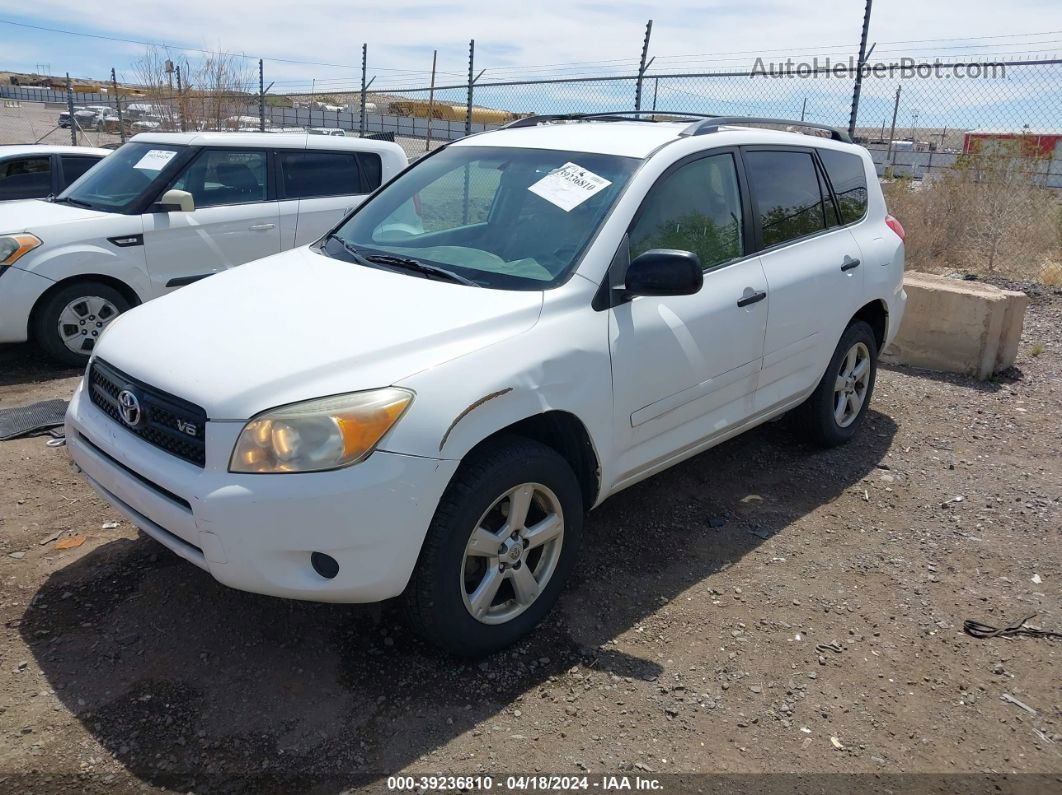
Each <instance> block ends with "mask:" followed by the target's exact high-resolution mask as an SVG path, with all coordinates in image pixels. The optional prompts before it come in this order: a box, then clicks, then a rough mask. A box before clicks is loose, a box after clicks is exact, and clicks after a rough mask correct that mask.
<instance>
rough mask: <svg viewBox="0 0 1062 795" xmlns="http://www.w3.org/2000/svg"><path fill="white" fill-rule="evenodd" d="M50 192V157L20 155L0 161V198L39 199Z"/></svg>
mask: <svg viewBox="0 0 1062 795" xmlns="http://www.w3.org/2000/svg"><path fill="white" fill-rule="evenodd" d="M51 192H52V174H51V159H50V158H48V157H20V158H16V159H14V160H5V161H4V162H2V163H0V199H41V198H44V197H45V196H47V195H48V194H49V193H51Z"/></svg>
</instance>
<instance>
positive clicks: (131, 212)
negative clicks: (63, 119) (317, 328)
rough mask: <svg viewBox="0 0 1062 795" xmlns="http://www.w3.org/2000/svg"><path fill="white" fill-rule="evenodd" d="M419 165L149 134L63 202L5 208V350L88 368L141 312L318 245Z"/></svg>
mask: <svg viewBox="0 0 1062 795" xmlns="http://www.w3.org/2000/svg"><path fill="white" fill-rule="evenodd" d="M74 151H76V152H78V153H80V152H81V151H83V150H81V149H77V150H74ZM100 151H101V152H104V153H106V150H100ZM60 162H61V160H60ZM406 162H407V161H406V157H405V154H404V153H403V152H402V148H401V147H399V146H397V145H395V144H392V143H387V142H384V141H373V140H368V139H360V138H344V139H338V138H336V139H330V138H319V139H311V138H309V136H306V135H302V134H300V135H272V134H269V133H155V134H145V135H137V136H135V137H134V138H133V139H132V140H131V141H130V142H129V143H127V144H125V145H124V146H122V147H121V148H120V149H118V150H117V151H115V152H112V153H109V157H108V158H107V159H106V160H105V161H104V162H103V163H102V164H101V165H100V168H98V169H96V170H94V171H92V172H91V173H90V174H87V175H86V176H85V178H84V179H82V180H79V181H78V182H77V183H76V184H74V185H73V186H71V187H70V188H68V189H67V190H65V191H63V192H62V193H61V194H60V195H59V196H58V197H57V198H56V199H55V200H54V201H51V202H43V201H23V202H12V203H10V204H7V205H5V206H4V207H3V210H2V211H0V278H2V279H3V281H2V283H0V342H22V341H25V340H26V339H28V338H32V339H34V340H35V341H36V342H37V343H38V344H40V346H41V347H43V348H44V350H45V351H47V352H48V353H49V354H50V355H51V356H53V357H54V358H55V359H57V360H60V361H63V362H66V363H68V364H83V363H84V362H85V361H87V359H88V356H89V354H90V353H91V352H92V348H93V345H94V344H95V341H96V340H97V339H98V338H99V335H100V334H101V333H102V332H103V330H104V329H105V328H106V327H107V324H108V323H109V322H110V321H111V320H113V319H114V318H115V317H117V316H118V315H119V314H120V313H122V312H123V311H125V310H126V309H128V308H129V307H131V306H133V305H135V304H139V303H142V302H144V301H147V300H149V299H151V298H155V297H156V296H159V295H162V294H164V293H167V292H170V291H172V290H175V289H176V288H178V287H181V286H183V285H186V284H190V283H191V282H193V281H196V280H198V279H202V278H204V277H206V276H210V275H212V274H214V273H216V272H218V271H221V270H225V269H226V268H230V267H232V266H234V265H241V264H243V263H245V262H249V261H250V260H253V259H258V258H260V257H265V256H267V255H269V254H276V253H277V252H280V251H283V250H286V249H289V248H292V247H293V246H298V245H303V244H305V243H309V242H312V241H313V240H315V239H317V238H318V237H320V236H321V235H322V234H324V232H326V231H327V230H328V229H330V228H331V227H332V226H334V225H335V224H336V223H338V222H339V221H340V219H341V218H342V217H343V215H344V214H345V213H347V212H348V211H349V210H351V209H352V208H354V207H356V206H357V205H358V204H359V203H360V202H361V201H362V199H363V198H364V196H365V195H366V194H368V193H370V192H371V191H373V190H375V189H376V188H377V187H379V185H380V184H381V183H382V182H384V181H386V180H388V179H390V178H391V177H392V176H394V175H395V174H397V173H398V172H399V171H400V170H401V169H402V168H404V167H405V165H406Z"/></svg>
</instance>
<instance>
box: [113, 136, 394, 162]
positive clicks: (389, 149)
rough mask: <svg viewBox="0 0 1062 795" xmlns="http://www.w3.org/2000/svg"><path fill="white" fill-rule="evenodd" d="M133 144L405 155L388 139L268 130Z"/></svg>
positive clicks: (147, 139)
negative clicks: (321, 150) (334, 150)
mask: <svg viewBox="0 0 1062 795" xmlns="http://www.w3.org/2000/svg"><path fill="white" fill-rule="evenodd" d="M129 140H130V141H132V142H136V143H148V144H170V145H183V146H250V147H269V148H271V149H306V148H308V147H309V148H313V149H341V150H346V151H357V152H377V153H379V154H384V153H392V154H393V153H394V152H395V151H396V150H397V151H398V152H401V153H402V157H403V158H404V157H405V152H404V151H403V149H402V147H400V146H399V145H398V144H394V143H391V142H390V141H376V140H373V139H372V138H353V137H343V138H340V137H339V136H337V135H336V136H332V135H314V136H310V135H307V134H306V133H269V132H265V133H263V132H186V133H156V132H151V133H138V134H137V135H134V136H133V137H132V138H130V139H129Z"/></svg>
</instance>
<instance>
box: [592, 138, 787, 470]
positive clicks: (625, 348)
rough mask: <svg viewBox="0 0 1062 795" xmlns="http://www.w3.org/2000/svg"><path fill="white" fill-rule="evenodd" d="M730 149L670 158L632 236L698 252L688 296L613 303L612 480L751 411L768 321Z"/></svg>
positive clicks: (636, 250)
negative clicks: (696, 283)
mask: <svg viewBox="0 0 1062 795" xmlns="http://www.w3.org/2000/svg"><path fill="white" fill-rule="evenodd" d="M737 157H738V155H737V153H736V152H734V151H722V152H720V151H719V150H712V151H711V153H710V154H700V155H695V156H693V157H691V158H687V159H686V160H683V161H680V162H679V163H678V164H676V165H675V166H672V168H671V169H669V170H668V171H667V172H665V173H664V175H663V176H662V177H661V178H660V180H659V181H658V182H657V183H656V185H655V186H654V187H653V188H652V190H650V192H649V193H648V194H647V196H646V199H645V201H644V202H643V204H642V206H641V208H640V209H639V210H638V213H637V214H636V215H635V218H634V222H633V223H632V224H631V227H630V230H629V232H628V236H629V240H630V249H631V250H630V255H631V259H633V258H635V257H637V256H638V255H639V254H641V253H643V252H645V251H648V250H650V249H658V248H663V249H681V250H684V251H692V252H694V253H695V254H697V255H698V257H699V258H700V260H701V265H702V266H703V267H704V286H703V287H702V288H701V290H700V291H699V292H697V293H695V294H693V295H684V296H666V297H655V296H639V297H636V298H634V299H633V300H631V301H628V302H626V303H623V304H620V305H619V306H616V307H614V308H612V309H611V310H609V312H610V318H609V337H610V340H609V345H610V349H611V353H612V384H613V393H614V394H613V406H614V412H615V414H614V437H615V440H616V448H617V451H618V452H619V460H618V461H617V480H618V481H619V482H620V483H622V482H623V481H624V480H629V479H634V478H636V477H637V476H638V475H639V474H641V473H644V472H646V471H647V470H650V469H652V468H653V467H656V466H662V465H663V464H664V463H665V462H667V461H668V460H670V459H671V458H673V457H674V456H675V455H676V454H678V453H681V452H682V451H683V450H685V449H689V448H692V447H695V446H696V445H697V444H699V443H700V442H701V441H703V440H705V439H707V438H709V437H712V436H715V435H718V434H720V433H723V432H724V431H725V430H726V429H727V428H731V427H733V426H735V425H737V424H739V423H741V422H742V421H743V420H744V419H745V418H746V417H747V416H748V415H749V414H750V412H751V411H752V399H753V395H754V393H755V390H756V385H757V380H758V377H759V372H760V367H761V363H762V359H763V337H764V332H765V330H766V328H767V306H768V301H767V295H766V292H767V280H766V277H765V276H764V272H763V267H762V265H761V263H760V259H759V258H758V257H755V256H752V257H750V256H747V253H746V252H748V251H749V250H750V249H751V236H750V234H749V231H748V230H747V229H746V219H747V218H748V215H749V213H748V210H747V199H746V198H745V197H746V196H747V190H745V187H744V180H743V178H742V177H741V175H740V171H739V169H738V167H737Z"/></svg>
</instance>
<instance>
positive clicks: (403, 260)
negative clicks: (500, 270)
mask: <svg viewBox="0 0 1062 795" xmlns="http://www.w3.org/2000/svg"><path fill="white" fill-rule="evenodd" d="M361 256H363V257H364V258H365V259H367V260H368V261H369V262H375V263H377V264H379V265H390V266H391V267H394V268H405V269H406V270H411V271H416V272H417V273H423V274H424V275H425V276H438V277H442V278H443V279H445V280H446V281H449V282H456V283H457V284H466V285H468V286H469V287H480V286H481V285H480V284H478V283H477V282H474V281H472V280H471V279H469V278H467V277H465V276H462V275H461V274H460V273H454V272H453V271H448V270H446V268H440V267H439V266H438V265H431V264H429V263H427V262H421V261H420V260H419V259H413V258H412V257H398V256H395V255H393V254H368V255H364V254H363V255H361Z"/></svg>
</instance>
